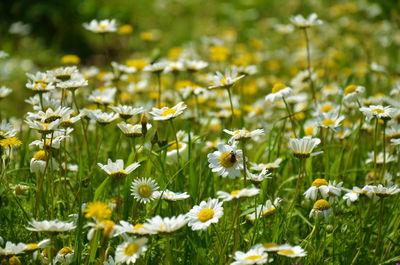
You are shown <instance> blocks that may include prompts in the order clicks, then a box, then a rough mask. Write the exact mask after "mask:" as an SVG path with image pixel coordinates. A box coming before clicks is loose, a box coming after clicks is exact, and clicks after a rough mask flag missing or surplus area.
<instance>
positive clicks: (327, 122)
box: [322, 119, 336, 127]
mask: <svg viewBox="0 0 400 265" xmlns="http://www.w3.org/2000/svg"><path fill="white" fill-rule="evenodd" d="M322 124H323V125H324V126H327V127H328V126H331V125H335V124H336V122H335V121H334V120H332V119H324V120H323V121H322Z"/></svg>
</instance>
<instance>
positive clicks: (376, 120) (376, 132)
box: [374, 118, 379, 185]
mask: <svg viewBox="0 0 400 265" xmlns="http://www.w3.org/2000/svg"><path fill="white" fill-rule="evenodd" d="M378 121H379V119H378V118H375V132H374V184H375V185H376V177H377V173H378V172H377V169H376V141H377V138H378Z"/></svg>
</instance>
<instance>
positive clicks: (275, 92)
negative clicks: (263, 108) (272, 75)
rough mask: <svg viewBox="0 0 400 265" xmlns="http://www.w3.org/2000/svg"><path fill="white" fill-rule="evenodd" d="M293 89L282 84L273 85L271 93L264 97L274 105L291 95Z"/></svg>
mask: <svg viewBox="0 0 400 265" xmlns="http://www.w3.org/2000/svg"><path fill="white" fill-rule="evenodd" d="M292 91H293V89H291V88H290V87H288V86H286V85H285V84H282V83H275V84H274V86H273V87H272V91H271V93H270V94H268V95H267V96H266V97H265V100H266V101H269V102H271V103H274V102H275V101H278V100H282V98H284V97H286V96H288V95H289V94H291V93H292Z"/></svg>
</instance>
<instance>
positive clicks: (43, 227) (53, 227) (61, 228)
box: [26, 219, 76, 232]
mask: <svg viewBox="0 0 400 265" xmlns="http://www.w3.org/2000/svg"><path fill="white" fill-rule="evenodd" d="M29 225H30V227H26V229H28V230H29V231H33V232H66V231H70V230H74V229H75V228H76V225H75V224H74V223H73V222H63V221H60V220H57V219H56V220H50V221H47V220H44V221H37V220H34V219H33V220H32V221H31V222H29Z"/></svg>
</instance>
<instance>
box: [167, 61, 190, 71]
mask: <svg viewBox="0 0 400 265" xmlns="http://www.w3.org/2000/svg"><path fill="white" fill-rule="evenodd" d="M184 70H185V66H184V64H183V62H180V61H178V62H168V63H167V66H166V67H165V69H164V71H163V72H164V73H169V72H173V73H175V74H176V73H178V72H181V71H184Z"/></svg>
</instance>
